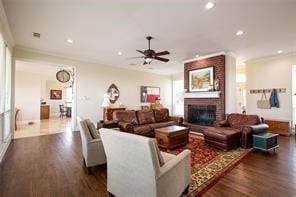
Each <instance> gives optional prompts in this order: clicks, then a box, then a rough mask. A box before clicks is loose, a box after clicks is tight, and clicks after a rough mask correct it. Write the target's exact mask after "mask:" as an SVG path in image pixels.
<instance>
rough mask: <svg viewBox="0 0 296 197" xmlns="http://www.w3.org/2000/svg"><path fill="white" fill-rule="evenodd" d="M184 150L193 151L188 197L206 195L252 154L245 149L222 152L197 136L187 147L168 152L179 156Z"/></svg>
mask: <svg viewBox="0 0 296 197" xmlns="http://www.w3.org/2000/svg"><path fill="white" fill-rule="evenodd" d="M184 149H189V150H191V184H190V188H189V194H188V197H193V196H201V195H202V194H204V193H205V192H206V191H207V190H208V189H209V188H210V187H212V186H213V185H214V184H215V183H216V182H217V181H218V180H219V179H220V178H222V177H223V176H225V175H226V174H227V173H228V172H230V171H231V170H232V169H233V168H234V167H235V166H236V165H237V164H238V163H239V162H240V161H241V159H242V158H243V157H244V156H246V155H247V154H248V153H249V152H250V150H248V149H243V148H238V149H236V150H232V151H228V152H225V151H221V150H218V149H215V148H212V147H209V146H207V145H206V144H205V143H204V140H203V137H200V136H195V135H191V136H190V138H189V143H188V144H187V145H186V146H185V147H181V148H177V149H175V150H171V151H166V152H169V153H172V154H178V153H180V152H182V151H183V150H184Z"/></svg>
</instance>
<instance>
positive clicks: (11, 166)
mask: <svg viewBox="0 0 296 197" xmlns="http://www.w3.org/2000/svg"><path fill="white" fill-rule="evenodd" d="M279 144H280V149H279V150H278V152H277V153H276V154H274V155H269V154H262V153H258V152H252V153H251V154H250V155H248V156H247V157H246V158H245V159H244V160H243V161H242V163H240V164H239V165H238V166H237V167H236V168H235V169H233V170H232V171H231V172H230V173H229V174H228V175H226V176H225V177H224V178H222V179H221V180H220V181H219V182H218V183H217V184H216V185H215V186H213V187H212V188H211V189H210V190H209V191H208V192H207V193H206V194H205V196H260V197H263V196H296V163H295V162H296V147H295V138H294V137H280V138H279ZM0 196H3V197H9V196H17V197H18V196H21V197H26V196H107V192H106V166H99V167H96V168H94V169H93V175H87V173H86V169H85V167H84V166H83V162H82V154H81V142H80V136H79V132H73V133H72V132H65V133H60V134H54V135H48V136H41V137H32V138H24V139H17V140H14V141H13V143H12V144H11V145H10V147H9V149H8V152H7V154H6V156H5V158H4V160H3V162H2V164H1V165H0Z"/></svg>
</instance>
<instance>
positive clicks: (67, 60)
mask: <svg viewBox="0 0 296 197" xmlns="http://www.w3.org/2000/svg"><path fill="white" fill-rule="evenodd" d="M14 50H15V53H14V54H15V60H20V61H34V62H43V63H45V62H46V63H49V64H59V65H63V66H73V67H76V66H77V65H79V64H81V63H85V64H93V65H98V66H102V67H109V68H113V69H124V70H132V71H136V72H145V73H150V74H154V75H159V76H168V77H170V75H171V74H166V73H159V72H158V71H157V70H148V69H145V70H143V69H141V68H142V67H140V66H139V67H137V68H133V67H128V66H127V67H124V66H122V65H121V66H120V65H110V64H105V63H101V62H99V60H95V59H90V58H81V57H74V56H71V55H64V54H61V53H54V52H49V51H44V50H40V49H34V48H29V47H24V46H20V45H16V46H15V47H14ZM17 51H20V52H22V51H23V52H28V53H35V54H39V55H45V56H50V57H53V58H54V61H50V60H49V61H50V62H49V61H48V60H46V59H45V60H42V58H37V59H28V58H22V57H19V56H18V53H17ZM44 61H45V62H44Z"/></svg>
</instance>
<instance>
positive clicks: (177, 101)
mask: <svg viewBox="0 0 296 197" xmlns="http://www.w3.org/2000/svg"><path fill="white" fill-rule="evenodd" d="M173 113H174V115H182V116H183V115H184V81H183V80H175V81H173Z"/></svg>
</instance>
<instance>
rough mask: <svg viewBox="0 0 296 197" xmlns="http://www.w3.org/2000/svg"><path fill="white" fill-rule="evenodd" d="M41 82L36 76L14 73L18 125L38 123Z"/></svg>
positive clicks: (38, 76) (39, 77)
mask: <svg viewBox="0 0 296 197" xmlns="http://www.w3.org/2000/svg"><path fill="white" fill-rule="evenodd" d="M41 81H42V78H41V76H40V75H38V74H33V73H25V72H16V74H15V107H16V108H18V109H19V110H20V111H19V114H18V118H17V122H18V123H27V122H39V121H40V96H41Z"/></svg>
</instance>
